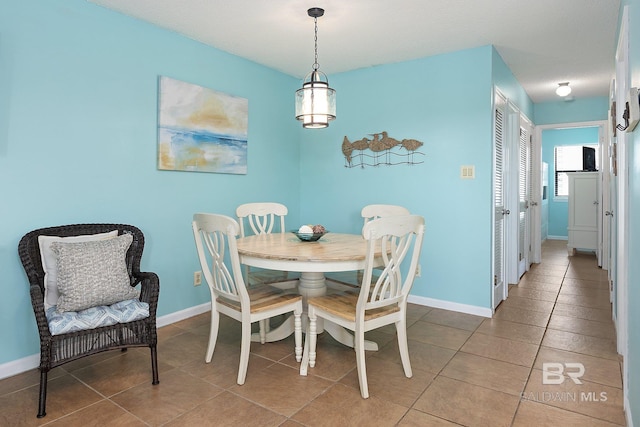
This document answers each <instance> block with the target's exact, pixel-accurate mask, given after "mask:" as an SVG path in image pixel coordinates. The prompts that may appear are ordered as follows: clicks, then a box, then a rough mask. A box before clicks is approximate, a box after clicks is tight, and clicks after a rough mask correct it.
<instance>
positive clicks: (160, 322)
mask: <svg viewBox="0 0 640 427" xmlns="http://www.w3.org/2000/svg"><path fill="white" fill-rule="evenodd" d="M207 311H211V303H210V302H207V303H205V304H200V305H196V306H194V307H190V308H187V309H184V310H180V311H176V312H175V313H170V314H167V315H165V316H160V317H158V318H157V319H156V326H157V327H158V328H161V327H163V326H167V325H170V324H172V323H176V322H179V321H181V320H184V319H188V318H189V317H193V316H197V315H198V314H202V313H206V312H207ZM39 365H40V354H32V355H31V356H27V357H23V358H22V359H17V360H12V361H11V362H7V363H3V364H1V365H0V380H1V379H4V378H8V377H12V376H14V375H18V374H21V373H23V372H26V371H29V370H31V369H35V368H37V367H38V366H39Z"/></svg>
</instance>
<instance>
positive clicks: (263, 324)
mask: <svg viewBox="0 0 640 427" xmlns="http://www.w3.org/2000/svg"><path fill="white" fill-rule="evenodd" d="M268 321H269V319H262V320H260V321H259V322H258V325H260V344H264V343H266V342H267V332H269V331H267V322H268Z"/></svg>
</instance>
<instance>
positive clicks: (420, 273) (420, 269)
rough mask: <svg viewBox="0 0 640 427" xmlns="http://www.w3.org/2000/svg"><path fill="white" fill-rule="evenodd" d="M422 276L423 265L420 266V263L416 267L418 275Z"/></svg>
mask: <svg viewBox="0 0 640 427" xmlns="http://www.w3.org/2000/svg"><path fill="white" fill-rule="evenodd" d="M420 276H422V267H421V266H420V264H418V266H417V267H416V277H420Z"/></svg>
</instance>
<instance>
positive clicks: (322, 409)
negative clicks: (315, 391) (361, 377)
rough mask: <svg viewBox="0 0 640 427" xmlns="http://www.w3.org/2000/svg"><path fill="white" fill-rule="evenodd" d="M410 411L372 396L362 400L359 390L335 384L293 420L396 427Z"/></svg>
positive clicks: (337, 424) (329, 426) (314, 423)
mask: <svg viewBox="0 0 640 427" xmlns="http://www.w3.org/2000/svg"><path fill="white" fill-rule="evenodd" d="M407 411H408V408H406V407H404V406H400V405H397V404H395V403H392V402H389V401H387V400H385V399H379V398H378V397H376V396H371V397H369V398H368V399H363V398H362V397H361V396H360V390H359V389H356V388H352V387H348V386H346V385H344V384H336V385H334V386H333V387H331V388H330V389H329V390H327V392H326V393H323V394H322V395H321V396H319V397H318V398H317V399H315V400H314V401H313V402H311V403H310V404H308V405H307V406H305V407H304V408H303V409H302V410H301V411H299V412H298V413H296V414H295V415H294V416H293V417H292V418H293V419H294V420H295V421H298V422H300V423H302V424H303V425H305V426H313V427H316V426H317V427H321V426H327V427H334V426H349V425H361V426H394V425H396V424H397V423H398V422H399V421H400V420H401V419H402V417H403V416H404V414H405V413H406V412H407Z"/></svg>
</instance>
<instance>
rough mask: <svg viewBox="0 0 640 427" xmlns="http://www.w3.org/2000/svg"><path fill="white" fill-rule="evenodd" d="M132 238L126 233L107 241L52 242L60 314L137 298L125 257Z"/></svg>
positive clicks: (138, 293) (136, 291) (137, 294)
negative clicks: (55, 259) (56, 267)
mask: <svg viewBox="0 0 640 427" xmlns="http://www.w3.org/2000/svg"><path fill="white" fill-rule="evenodd" d="M132 240H133V237H132V236H131V234H123V235H121V236H117V237H114V238H111V239H107V240H95V241H89V242H77V243H67V242H53V243H52V244H51V250H52V251H53V253H54V254H56V255H57V265H58V269H57V273H58V292H59V293H60V296H59V298H58V305H57V311H58V312H65V311H80V310H84V309H87V308H90V307H94V306H99V305H111V304H113V303H116V302H119V301H124V300H128V299H132V298H138V296H139V295H140V291H139V290H137V289H135V288H133V287H132V286H131V282H130V279H129V272H128V271H127V264H126V261H125V256H126V253H127V250H128V249H129V246H130V245H131V242H132Z"/></svg>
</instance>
